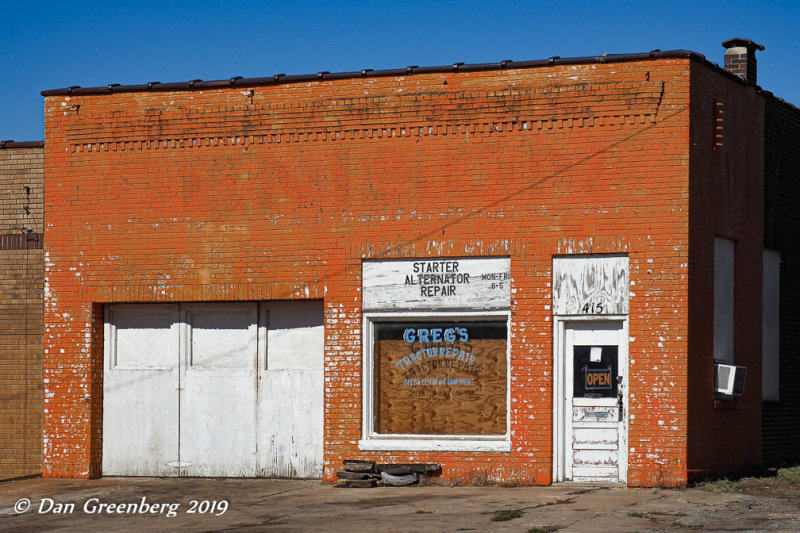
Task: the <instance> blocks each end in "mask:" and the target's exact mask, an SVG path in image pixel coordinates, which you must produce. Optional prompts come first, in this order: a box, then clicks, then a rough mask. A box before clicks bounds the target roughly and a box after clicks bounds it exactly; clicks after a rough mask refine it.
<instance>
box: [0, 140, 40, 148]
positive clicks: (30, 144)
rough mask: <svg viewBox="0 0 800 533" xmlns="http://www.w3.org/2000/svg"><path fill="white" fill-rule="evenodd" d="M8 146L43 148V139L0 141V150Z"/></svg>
mask: <svg viewBox="0 0 800 533" xmlns="http://www.w3.org/2000/svg"><path fill="white" fill-rule="evenodd" d="M8 148H44V141H14V140H11V139H9V140H7V141H0V150H5V149H8Z"/></svg>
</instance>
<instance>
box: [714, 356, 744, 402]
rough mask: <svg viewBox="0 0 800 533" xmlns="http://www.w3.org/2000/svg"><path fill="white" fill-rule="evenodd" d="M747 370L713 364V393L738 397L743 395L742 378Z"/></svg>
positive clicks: (739, 367)
mask: <svg viewBox="0 0 800 533" xmlns="http://www.w3.org/2000/svg"><path fill="white" fill-rule="evenodd" d="M746 374H747V368H745V367H743V366H734V365H723V364H719V363H715V364H714V392H718V393H720V394H727V395H728V396H734V395H735V396H739V395H741V394H744V378H745V375H746Z"/></svg>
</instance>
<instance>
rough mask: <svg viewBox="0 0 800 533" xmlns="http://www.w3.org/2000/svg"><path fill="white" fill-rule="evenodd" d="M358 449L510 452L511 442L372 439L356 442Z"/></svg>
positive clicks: (471, 439)
mask: <svg viewBox="0 0 800 533" xmlns="http://www.w3.org/2000/svg"><path fill="white" fill-rule="evenodd" d="M358 449H359V450H360V451H381V452H390V451H408V452H461V451H463V452H510V451H511V440H510V439H508V438H507V437H500V438H492V439H477V438H470V437H464V438H419V437H418V436H414V437H410V438H397V437H388V438H387V437H373V438H368V439H362V440H360V441H358Z"/></svg>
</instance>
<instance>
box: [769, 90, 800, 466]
mask: <svg viewBox="0 0 800 533" xmlns="http://www.w3.org/2000/svg"><path fill="white" fill-rule="evenodd" d="M765 101H766V115H765V124H764V138H765V148H764V150H765V173H766V175H765V179H766V182H765V188H764V196H765V198H764V206H765V211H766V212H765V216H766V226H765V228H764V246H765V247H767V248H770V249H772V250H776V251H778V252H780V254H781V287H780V291H781V298H780V341H779V342H780V401H779V402H766V403H765V404H764V415H763V416H764V419H763V433H764V435H763V438H764V463H765V464H766V465H770V466H781V465H794V464H798V463H800V438H798V435H800V357H798V354H799V353H800V328H798V326H797V324H798V321H800V316H798V306H797V295H798V294H800V242H798V235H800V221H799V220H798V217H797V206H798V205H800V110H798V109H797V108H796V107H794V106H792V105H790V104H787V103H785V102H782V101H780V100H778V99H777V98H775V97H773V96H771V95H767V96H766V97H765Z"/></svg>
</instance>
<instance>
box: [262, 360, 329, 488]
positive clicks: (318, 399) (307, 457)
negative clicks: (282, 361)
mask: <svg viewBox="0 0 800 533" xmlns="http://www.w3.org/2000/svg"><path fill="white" fill-rule="evenodd" d="M322 382H323V371H322V370H321V369H320V370H274V371H273V370H270V371H268V372H267V373H266V375H265V376H264V378H263V382H262V389H261V391H262V392H261V394H262V406H263V407H262V409H261V424H260V435H259V443H260V444H259V470H260V472H259V474H260V475H262V476H265V477H290V478H319V477H322V446H323V442H322V433H323V432H322V428H323V423H324V422H323V415H322V413H323V394H322Z"/></svg>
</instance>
